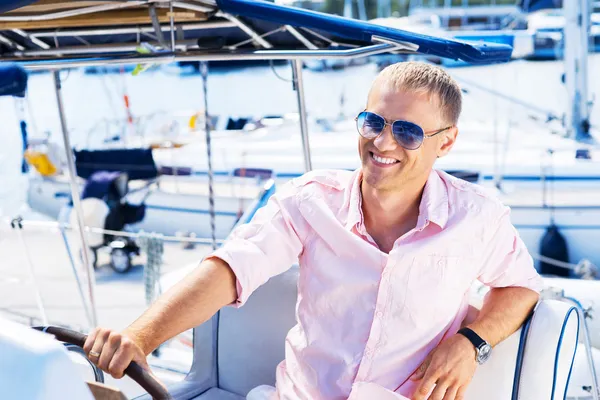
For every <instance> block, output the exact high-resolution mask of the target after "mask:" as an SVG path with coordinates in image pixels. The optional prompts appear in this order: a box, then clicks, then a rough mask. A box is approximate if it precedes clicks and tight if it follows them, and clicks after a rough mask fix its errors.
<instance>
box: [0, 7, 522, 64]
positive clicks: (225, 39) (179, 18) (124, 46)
mask: <svg viewBox="0 0 600 400" xmlns="http://www.w3.org/2000/svg"><path fill="white" fill-rule="evenodd" d="M11 2H12V3H13V4H16V5H22V4H24V3H29V2H30V1H27V0H19V1H17V0H12V1H9V3H11ZM67 4H68V2H67ZM71 4H72V8H71V9H67V10H64V11H61V12H54V11H47V9H45V8H43V7H41V6H40V8H39V10H40V12H38V13H35V15H34V17H35V18H39V17H40V16H41V17H43V18H39V22H36V23H35V24H32V23H31V15H32V11H31V10H36V7H37V3H33V4H31V5H29V6H27V7H25V8H23V9H18V8H17V9H15V10H13V11H12V12H11V13H10V14H2V13H0V35H2V36H3V37H4V38H5V39H7V40H8V42H7V40H5V41H4V42H0V56H1V57H3V58H5V59H6V58H13V59H14V60H15V61H17V60H18V61H25V62H29V61H36V62H41V63H45V65H48V66H52V63H55V62H59V61H67V63H71V64H73V65H92V64H93V65H98V64H102V63H103V62H106V61H109V62H111V61H115V60H117V59H118V60H117V61H122V62H123V63H136V62H138V61H139V59H141V58H144V57H145V58H146V59H148V60H150V59H152V58H154V59H155V60H156V59H158V58H160V57H162V58H163V59H164V58H166V57H167V56H170V57H172V58H171V60H170V61H184V60H186V57H187V59H190V60H196V61H198V60H207V61H208V60H231V61H234V60H236V59H242V58H243V59H246V60H248V59H254V60H256V59H259V58H260V59H265V60H269V59H284V58H285V57H286V56H288V55H289V58H290V59H291V58H306V59H308V58H319V57H322V58H327V57H332V56H333V57H346V56H349V57H350V56H351V57H357V56H364V55H369V54H371V53H369V52H368V51H365V52H360V51H359V52H355V53H352V54H347V53H340V52H338V53H332V52H331V51H332V50H335V51H337V50H342V51H343V50H352V49H354V50H357V49H358V50H361V49H367V50H369V49H371V50H372V46H374V45H376V44H381V43H387V44H388V47H387V48H386V49H383V50H382V49H381V48H379V49H375V51H377V52H379V53H381V52H384V51H393V52H407V53H421V54H427V55H432V56H437V57H441V58H449V59H455V60H462V61H465V62H468V63H490V62H503V61H508V60H509V59H510V56H511V53H512V48H511V47H510V46H509V45H506V44H499V43H486V42H481V41H480V42H477V43H475V42H466V41H461V40H452V39H446V38H439V37H433V36H427V35H422V34H418V33H412V32H407V31H403V30H400V29H394V28H389V27H384V26H379V25H375V24H371V23H368V22H365V21H358V20H352V19H348V18H343V17H340V16H336V15H329V14H324V13H320V12H315V11H310V10H305V9H300V8H295V7H289V6H283V5H279V4H274V3H272V2H266V1H260V0H216V5H215V4H214V3H213V5H210V4H208V3H206V2H203V1H201V0H188V1H186V2H175V3H174V4H173V6H174V11H175V15H176V20H175V26H176V28H177V30H176V31H174V32H171V31H170V26H169V25H170V24H169V23H168V22H169V19H168V17H167V14H165V12H166V11H165V10H162V9H158V8H157V11H155V17H154V19H152V20H151V18H150V15H151V14H152V12H150V10H149V9H148V6H149V4H146V3H144V4H138V3H134V2H131V3H129V4H128V2H116V3H115V4H114V5H113V4H107V5H105V6H103V7H102V10H100V11H97V10H95V9H93V7H86V6H85V2H84V5H78V4H82V3H81V2H77V1H72V3H71ZM6 7H7V6H6V4H5V5H4V8H6ZM110 7H114V8H111V9H109V8H110ZM65 12H68V13H73V14H77V15H76V16H69V17H65ZM133 12H137V14H136V15H137V16H136V18H137V19H133V17H132V15H133ZM105 13H106V14H105ZM161 13H162V14H161ZM190 15H191V17H190ZM8 17H9V18H8ZM3 18H4V19H3ZM15 18H16V19H15ZM120 18H122V23H120V22H119V19H120ZM143 18H145V19H147V20H146V23H143V22H140V21H142V20H141V19H143ZM186 18H187V19H186ZM74 21H76V22H77V24H78V25H76V26H75V22H74ZM20 31H21V32H25V33H26V36H24V35H22V34H19V32H20ZM3 43H4V44H3ZM6 43H9V44H6ZM172 43H175V45H176V50H175V51H174V52H173V51H172V49H171V44H172ZM11 44H12V45H11ZM57 48H58V49H59V50H61V51H60V52H59V51H57ZM141 48H143V49H144V51H143V53H144V54H140V49H141ZM324 51H327V53H324ZM321 53H322V54H323V56H321ZM236 57H238V58H236ZM150 61H151V60H150ZM67 63H59V64H54V65H61V66H68V65H67ZM38 65H39V64H38Z"/></svg>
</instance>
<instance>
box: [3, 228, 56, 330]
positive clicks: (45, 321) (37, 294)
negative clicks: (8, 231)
mask: <svg viewBox="0 0 600 400" xmlns="http://www.w3.org/2000/svg"><path fill="white" fill-rule="evenodd" d="M11 225H12V227H13V228H14V229H16V230H17V236H19V241H20V242H21V246H23V251H24V253H25V258H26V260H27V269H28V270H29V276H30V277H31V280H32V281H33V286H34V288H35V301H36V303H37V306H38V310H39V312H40V316H41V317H42V324H43V325H48V317H47V316H46V310H45V308H44V303H43V302H42V295H41V293H40V288H39V286H38V283H37V279H36V278H35V272H34V271H33V261H32V260H31V257H30V256H29V249H28V248H27V243H25V238H24V237H23V232H22V229H23V225H21V219H20V218H17V219H15V220H13V222H12V223H11Z"/></svg>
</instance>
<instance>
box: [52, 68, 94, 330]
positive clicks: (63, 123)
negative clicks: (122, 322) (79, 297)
mask: <svg viewBox="0 0 600 400" xmlns="http://www.w3.org/2000/svg"><path fill="white" fill-rule="evenodd" d="M59 74H60V71H54V73H53V76H54V87H55V91H56V103H57V104H58V115H59V117H60V127H61V131H62V137H63V143H64V146H65V153H66V155H67V165H68V167H69V168H68V170H69V183H70V186H71V197H72V198H73V206H74V211H75V212H76V213H77V226H78V228H79V236H80V239H81V246H82V249H81V254H82V255H83V265H84V270H85V271H86V278H87V283H88V290H89V296H90V303H89V304H90V308H91V310H90V315H91V325H92V328H94V327H96V326H97V325H98V320H97V317H96V300H95V296H94V285H95V283H96V282H95V275H94V267H93V266H92V264H91V263H90V253H89V251H90V248H89V246H88V243H87V237H86V235H85V227H84V225H83V210H82V208H81V198H80V197H79V187H78V186H77V182H76V179H77V173H76V171H75V160H74V159H73V153H72V150H71V141H70V140H69V133H68V131H67V120H66V117H65V110H64V106H63V100H62V94H61V84H60V75H59Z"/></svg>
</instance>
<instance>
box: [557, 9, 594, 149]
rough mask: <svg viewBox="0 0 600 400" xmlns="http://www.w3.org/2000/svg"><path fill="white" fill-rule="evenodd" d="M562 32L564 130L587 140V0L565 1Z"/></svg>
mask: <svg viewBox="0 0 600 400" xmlns="http://www.w3.org/2000/svg"><path fill="white" fill-rule="evenodd" d="M563 13H564V16H565V27H564V30H563V32H564V34H563V45H564V59H565V61H564V62H565V85H566V87H567V93H568V101H569V104H568V106H567V113H566V121H565V122H566V129H567V134H568V136H569V137H571V138H572V139H575V140H578V141H586V140H590V139H591V136H590V134H589V119H590V110H589V106H588V51H589V37H590V36H589V34H590V2H589V0H579V1H564V2H563Z"/></svg>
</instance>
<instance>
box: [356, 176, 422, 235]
mask: <svg viewBox="0 0 600 400" xmlns="http://www.w3.org/2000/svg"><path fill="white" fill-rule="evenodd" d="M426 182H427V180H424V181H422V182H421V181H419V182H411V183H407V184H406V185H404V186H403V187H402V188H395V189H394V190H382V189H377V188H374V187H371V186H369V185H368V184H367V183H366V182H365V181H364V180H363V182H362V184H361V192H362V196H363V202H362V210H363V214H364V218H365V224H366V225H367V227H369V226H370V227H377V229H385V230H386V231H400V232H406V231H408V230H410V229H412V228H414V226H415V225H416V223H417V219H418V217H419V205H420V204H421V196H422V195H423V189H424V188H425V183H426Z"/></svg>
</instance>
